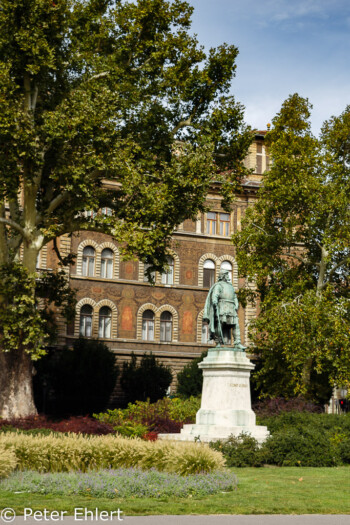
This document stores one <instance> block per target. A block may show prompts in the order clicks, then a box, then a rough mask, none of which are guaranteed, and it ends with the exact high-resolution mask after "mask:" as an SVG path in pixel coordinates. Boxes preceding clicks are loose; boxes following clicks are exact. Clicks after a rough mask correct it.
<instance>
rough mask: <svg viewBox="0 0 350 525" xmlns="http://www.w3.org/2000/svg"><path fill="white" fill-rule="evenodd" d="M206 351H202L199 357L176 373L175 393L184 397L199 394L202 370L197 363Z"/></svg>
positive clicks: (204, 355) (201, 383) (200, 391)
mask: <svg viewBox="0 0 350 525" xmlns="http://www.w3.org/2000/svg"><path fill="white" fill-rule="evenodd" d="M207 354H208V352H203V353H202V354H201V356H200V357H197V358H196V359H193V360H192V361H191V362H190V363H188V365H186V366H184V368H183V369H182V370H181V372H179V373H178V374H177V393H178V394H179V395H181V396H183V397H185V398H187V397H191V396H199V395H201V393H202V386H203V371H202V370H201V369H200V368H198V363H200V362H201V361H203V359H204V358H205V357H206V356H207Z"/></svg>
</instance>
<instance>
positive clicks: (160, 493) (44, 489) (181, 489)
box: [0, 468, 237, 498]
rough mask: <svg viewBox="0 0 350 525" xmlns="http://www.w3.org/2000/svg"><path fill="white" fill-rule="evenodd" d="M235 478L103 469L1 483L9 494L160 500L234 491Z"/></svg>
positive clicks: (18, 476)
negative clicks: (165, 497)
mask: <svg viewBox="0 0 350 525" xmlns="http://www.w3.org/2000/svg"><path fill="white" fill-rule="evenodd" d="M236 485H237V480H236V476H235V475H234V474H233V473H231V472H215V473H212V474H196V475H189V476H185V477H184V476H179V475H177V474H169V473H165V472H158V471H156V470H153V469H152V470H149V471H142V470H139V469H133V468H131V469H117V470H100V471H97V472H90V473H88V474H81V473H74V472H71V473H56V474H39V473H37V472H31V471H27V472H16V473H14V474H13V475H12V476H11V477H10V478H9V479H6V480H3V481H2V482H1V483H0V489H1V490H6V491H9V492H28V493H31V494H52V495H62V496H67V495H79V496H86V495H91V496H94V497H103V498H116V497H121V498H126V497H130V496H131V497H135V498H143V497H147V498H160V497H164V496H169V497H180V498H184V497H188V496H189V495H193V496H206V495H209V494H215V493H217V492H219V491H229V490H233V489H234V488H235V487H236Z"/></svg>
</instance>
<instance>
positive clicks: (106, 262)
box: [101, 248, 114, 279]
mask: <svg viewBox="0 0 350 525" xmlns="http://www.w3.org/2000/svg"><path fill="white" fill-rule="evenodd" d="M113 258H114V253H113V251H112V250H111V249H110V248H105V249H104V250H102V253H101V277H104V278H105V279H112V277H113Z"/></svg>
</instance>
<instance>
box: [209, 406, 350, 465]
mask: <svg viewBox="0 0 350 525" xmlns="http://www.w3.org/2000/svg"><path fill="white" fill-rule="evenodd" d="M349 416H350V415H335V414H334V415H332V414H312V413H302V412H286V413H284V414H283V413H282V414H280V415H278V416H274V417H269V418H259V424H263V425H267V427H268V429H269V430H270V432H271V436H270V437H269V438H268V439H267V440H266V442H265V443H263V444H262V446H261V447H260V448H259V446H258V444H257V442H256V440H255V439H254V438H252V437H250V436H242V435H241V436H239V437H238V438H237V437H236V438H234V437H231V438H229V439H228V440H227V441H225V442H224V441H222V442H217V443H214V444H212V445H211V446H212V447H213V448H215V449H216V450H220V451H221V452H222V453H223V455H224V457H225V459H226V462H227V465H228V466H235V467H244V466H247V467H248V466H261V465H263V464H265V463H266V464H270V465H279V466H303V467H332V466H336V465H341V464H350V417H349Z"/></svg>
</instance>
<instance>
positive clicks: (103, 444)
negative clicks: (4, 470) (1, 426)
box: [0, 433, 224, 475]
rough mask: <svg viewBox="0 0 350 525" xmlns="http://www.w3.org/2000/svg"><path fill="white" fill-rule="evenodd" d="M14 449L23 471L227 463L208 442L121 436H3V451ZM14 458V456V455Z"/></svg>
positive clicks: (205, 467) (176, 468) (197, 468)
mask: <svg viewBox="0 0 350 525" xmlns="http://www.w3.org/2000/svg"><path fill="white" fill-rule="evenodd" d="M1 449H5V450H6V451H10V452H13V453H14V454H15V457H16V461H17V468H18V469H19V470H36V471H38V472H68V471H78V470H79V471H81V472H87V471H89V470H96V469H108V468H113V469H115V468H120V467H124V468H129V467H135V468H141V469H150V468H155V467H156V468H157V470H160V471H166V472H175V473H178V474H181V475H186V474H196V473H198V472H211V471H213V470H218V469H220V468H222V467H223V466H224V459H223V457H222V454H221V453H219V452H217V451H214V450H212V449H210V448H209V447H208V446H207V445H205V444H199V443H183V442H175V443H174V442H167V441H142V440H140V439H128V438H123V437H117V436H111V435H108V436H81V435H76V434H71V435H68V436H65V435H63V434H62V435H61V436H31V435H25V434H13V433H6V434H2V435H0V450H1ZM11 457H12V456H11Z"/></svg>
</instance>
